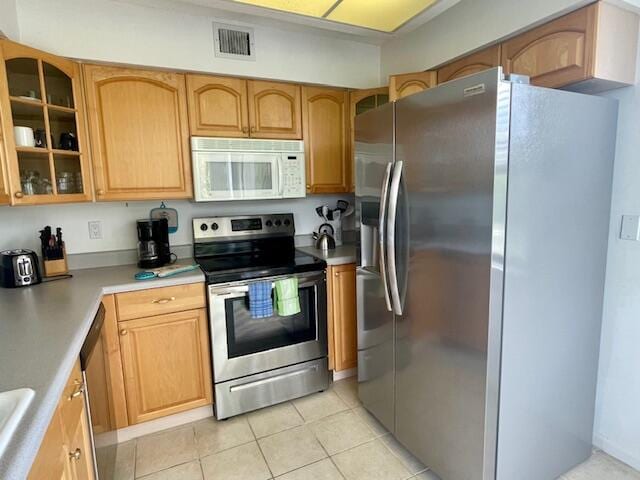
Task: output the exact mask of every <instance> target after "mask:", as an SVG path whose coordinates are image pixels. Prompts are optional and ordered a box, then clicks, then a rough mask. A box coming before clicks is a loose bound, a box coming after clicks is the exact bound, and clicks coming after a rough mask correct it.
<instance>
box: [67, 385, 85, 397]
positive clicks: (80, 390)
mask: <svg viewBox="0 0 640 480" xmlns="http://www.w3.org/2000/svg"><path fill="white" fill-rule="evenodd" d="M83 393H84V383H80V385H79V386H78V388H77V389H76V391H75V392H73V393H72V394H71V395H69V400H73V399H74V398H77V397H79V396H80V395H82V394H83Z"/></svg>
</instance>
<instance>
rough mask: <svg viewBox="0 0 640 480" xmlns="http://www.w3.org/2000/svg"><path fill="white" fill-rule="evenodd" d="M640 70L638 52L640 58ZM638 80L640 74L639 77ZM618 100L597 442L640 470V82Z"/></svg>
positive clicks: (615, 94)
mask: <svg viewBox="0 0 640 480" xmlns="http://www.w3.org/2000/svg"><path fill="white" fill-rule="evenodd" d="M637 66H638V73H639V74H640V56H639V57H638V63H637ZM637 78H640V77H637ZM606 96H608V97H611V98H616V99H618V100H619V102H620V103H619V105H620V107H619V108H620V113H619V117H618V139H617V146H616V150H617V153H616V164H615V170H614V177H613V197H612V201H611V230H610V234H609V252H608V257H607V281H606V286H605V303H604V314H603V319H602V322H603V323H602V342H601V347H600V370H599V379H598V380H599V381H598V398H597V403H596V426H595V441H596V444H597V445H599V446H602V447H603V448H604V449H605V450H607V451H609V452H610V453H612V454H614V455H615V456H617V457H618V458H620V459H622V460H624V461H626V462H627V463H629V464H632V465H633V466H634V467H635V468H637V469H640V321H639V319H640V242H632V241H626V240H621V239H620V238H619V237H620V226H621V225H620V224H621V216H622V215H623V214H634V215H638V214H640V188H639V185H640V162H638V152H640V136H639V135H638V132H639V131H640V86H634V87H627V88H623V89H620V90H614V91H612V92H609V93H608V94H607V95H606Z"/></svg>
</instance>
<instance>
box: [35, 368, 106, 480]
mask: <svg viewBox="0 0 640 480" xmlns="http://www.w3.org/2000/svg"><path fill="white" fill-rule="evenodd" d="M84 395H85V393H84V385H83V383H82V374H81V372H80V362H79V361H78V362H77V363H76V365H75V366H74V368H73V371H72V373H71V376H70V377H69V380H68V381H67V384H66V386H65V389H64V391H63V394H62V397H61V398H60V402H59V403H58V406H57V408H56V410H55V412H54V414H53V417H52V419H51V422H50V423H49V427H48V429H47V432H46V433H45V436H44V439H43V440H42V443H41V444H40V449H39V450H38V454H37V456H36V459H35V460H34V462H33V464H32V466H31V470H30V472H29V476H28V478H29V480H52V479H55V480H58V479H64V480H94V479H95V476H94V469H93V465H94V458H93V451H92V449H91V432H90V430H89V419H88V417H87V411H86V408H85V399H84Z"/></svg>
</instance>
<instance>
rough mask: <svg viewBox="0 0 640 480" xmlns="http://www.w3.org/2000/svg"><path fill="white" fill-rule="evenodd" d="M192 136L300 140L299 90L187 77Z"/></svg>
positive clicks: (272, 84) (277, 84)
mask: <svg viewBox="0 0 640 480" xmlns="http://www.w3.org/2000/svg"><path fill="white" fill-rule="evenodd" d="M187 92H188V99H189V123H190V129H191V135H194V136H213V137H253V138H279V139H300V138H302V118H301V113H300V110H301V104H300V86H299V85H295V84H292V83H280V82H267V81H261V80H245V79H242V78H232V77H216V76H211V75H187Z"/></svg>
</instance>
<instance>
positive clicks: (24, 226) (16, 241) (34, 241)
mask: <svg viewBox="0 0 640 480" xmlns="http://www.w3.org/2000/svg"><path fill="white" fill-rule="evenodd" d="M340 198H344V199H345V200H347V201H349V202H353V195H350V194H347V195H341V196H338V195H309V196H307V197H306V198H304V199H297V200H266V201H251V202H207V203H193V202H188V201H186V200H181V201H173V202H171V201H167V202H165V204H166V205H167V206H168V207H172V208H176V209H177V210H178V214H179V228H178V231H177V232H176V233H175V234H173V235H171V238H170V239H169V240H170V242H171V244H172V245H186V244H190V243H192V237H191V236H192V228H191V219H192V218H193V217H199V216H200V217H202V216H214V215H243V214H250V215H253V214H260V213H293V214H294V222H295V225H296V234H297V235H303V234H310V233H311V232H313V231H314V229H317V227H318V225H320V224H321V223H322V221H321V220H320V218H319V217H318V216H317V214H316V212H315V208H316V207H317V206H319V205H323V204H328V205H329V206H332V207H334V208H335V204H336V201H337V200H338V199H340ZM159 205H160V202H128V203H124V202H113V203H111V202H101V203H82V204H76V205H65V206H60V205H51V206H37V207H0V225H3V228H2V234H1V235H0V250H5V249H10V248H30V249H33V250H36V252H37V251H39V246H38V245H39V243H38V231H39V230H41V229H42V228H43V227H45V226H46V225H50V226H51V227H53V228H54V230H55V227H62V231H63V236H64V238H65V242H66V247H67V252H68V253H87V252H103V251H111V250H127V249H131V248H136V243H137V237H136V226H135V221H136V220H137V219H138V218H145V217H148V216H149V210H151V209H152V208H154V207H158V206H159ZM93 220H99V221H101V222H102V235H103V238H102V240H91V239H89V227H88V222H89V221H93ZM345 227H346V228H347V229H352V228H353V225H352V220H350V221H347V222H345Z"/></svg>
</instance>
